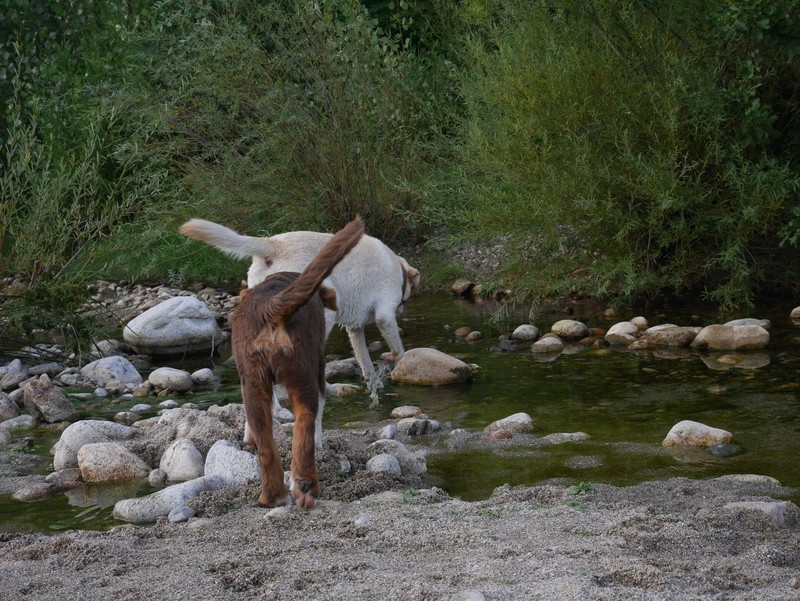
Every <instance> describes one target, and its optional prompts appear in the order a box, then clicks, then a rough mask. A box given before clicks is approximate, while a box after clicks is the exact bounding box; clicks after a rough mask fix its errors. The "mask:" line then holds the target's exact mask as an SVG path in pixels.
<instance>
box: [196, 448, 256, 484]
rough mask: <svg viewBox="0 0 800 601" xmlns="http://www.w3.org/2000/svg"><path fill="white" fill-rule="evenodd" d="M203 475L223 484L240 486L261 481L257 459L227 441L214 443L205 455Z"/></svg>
mask: <svg viewBox="0 0 800 601" xmlns="http://www.w3.org/2000/svg"><path fill="white" fill-rule="evenodd" d="M205 475H206V476H211V477H215V478H218V479H219V480H220V481H222V482H224V483H225V484H242V483H244V482H247V481H248V480H256V481H260V480H261V471H260V469H259V466H258V458H257V457H256V456H255V455H253V454H252V453H250V452H248V451H243V450H241V449H240V448H239V447H238V446H236V445H235V444H234V443H232V442H230V441H228V440H220V441H217V442H215V443H214V445H213V446H212V447H211V449H210V450H209V451H208V455H206V463H205Z"/></svg>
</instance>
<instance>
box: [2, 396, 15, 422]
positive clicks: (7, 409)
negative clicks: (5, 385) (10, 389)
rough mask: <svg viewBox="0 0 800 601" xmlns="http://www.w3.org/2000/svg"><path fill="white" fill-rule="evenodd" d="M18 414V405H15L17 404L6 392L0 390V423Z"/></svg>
mask: <svg viewBox="0 0 800 601" xmlns="http://www.w3.org/2000/svg"><path fill="white" fill-rule="evenodd" d="M18 415H19V407H17V404H16V403H15V402H14V401H12V400H11V397H9V396H8V395H7V394H6V393H4V392H0V423H2V422H4V421H6V420H8V419H11V418H12V417H17V416H18Z"/></svg>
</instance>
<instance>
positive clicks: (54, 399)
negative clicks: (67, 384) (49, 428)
mask: <svg viewBox="0 0 800 601" xmlns="http://www.w3.org/2000/svg"><path fill="white" fill-rule="evenodd" d="M23 402H24V403H25V409H26V410H27V411H28V413H30V414H31V415H33V416H34V417H36V418H37V419H40V420H42V421H44V422H47V423H48V424H52V423H55V422H61V421H67V420H69V419H72V418H73V417H74V416H75V408H74V407H73V406H72V403H71V402H70V400H69V399H68V398H67V395H66V394H64V392H63V391H62V390H61V389H60V388H57V387H55V386H53V383H52V382H51V381H50V378H49V377H48V376H47V374H43V375H41V376H40V377H39V379H38V380H34V381H33V382H31V383H30V384H28V385H27V386H26V387H25V392H24V397H23Z"/></svg>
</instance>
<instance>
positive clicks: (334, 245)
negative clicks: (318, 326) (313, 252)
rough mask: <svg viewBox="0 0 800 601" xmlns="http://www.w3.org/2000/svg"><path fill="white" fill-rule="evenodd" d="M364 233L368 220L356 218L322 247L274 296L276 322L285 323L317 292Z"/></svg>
mask: <svg viewBox="0 0 800 601" xmlns="http://www.w3.org/2000/svg"><path fill="white" fill-rule="evenodd" d="M363 235H364V221H363V220H362V219H361V217H356V218H355V219H353V221H351V222H350V223H348V224H347V225H346V226H344V227H343V228H342V229H341V230H339V231H338V232H336V234H335V235H334V236H333V238H331V239H330V240H329V241H328V243H327V244H326V245H325V246H323V247H322V249H321V250H320V251H319V252H318V253H317V256H315V257H314V259H313V260H312V261H311V263H309V264H308V266H306V268H305V269H304V270H303V273H301V274H300V275H299V276H298V278H297V279H296V280H295V281H294V282H292V283H291V284H290V285H289V286H288V287H287V288H286V290H284V291H283V292H281V293H280V294H278V295H277V296H274V297H273V298H272V300H271V301H270V307H269V310H268V313H269V315H270V316H271V317H272V320H273V323H283V322H285V321H286V320H287V319H289V318H290V317H291V316H292V315H294V313H295V312H296V311H297V310H298V309H299V308H300V307H302V306H303V305H305V304H306V303H307V302H308V300H309V299H310V298H311V297H312V296H313V295H314V294H316V292H317V291H318V290H319V288H320V286H321V285H322V280H324V279H325V278H326V277H328V276H329V275H330V274H331V272H332V271H333V268H334V267H336V265H337V263H339V261H341V260H342V259H344V257H345V256H346V255H347V253H349V252H350V251H351V250H352V248H353V247H354V246H355V245H356V244H358V241H359V240H361V237H362V236H363Z"/></svg>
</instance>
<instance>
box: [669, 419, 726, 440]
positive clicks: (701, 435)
mask: <svg viewBox="0 0 800 601" xmlns="http://www.w3.org/2000/svg"><path fill="white" fill-rule="evenodd" d="M732 441H733V434H731V433H730V432H728V431H727V430H721V429H719V428H712V427H711V426H707V425H705V424H701V423H700V422H695V421H692V420H688V419H687V420H683V421H682V422H678V423H677V424H675V425H674V426H672V429H671V430H670V431H669V433H668V434H667V437H666V438H665V439H664V441H663V442H662V443H661V444H662V445H664V446H665V447H685V446H705V447H710V446H711V445H714V444H723V443H729V442H732Z"/></svg>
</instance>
